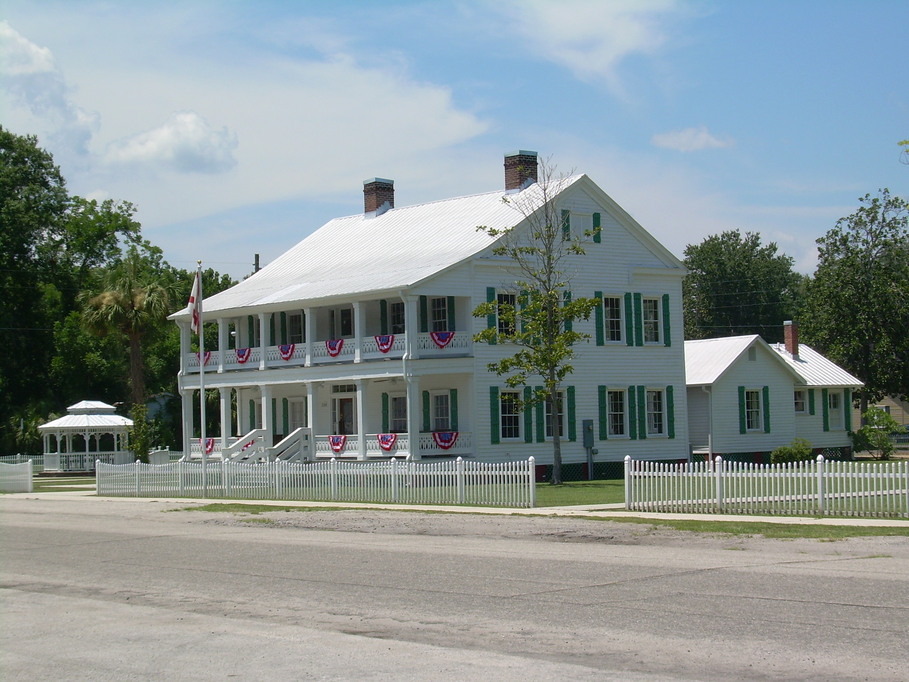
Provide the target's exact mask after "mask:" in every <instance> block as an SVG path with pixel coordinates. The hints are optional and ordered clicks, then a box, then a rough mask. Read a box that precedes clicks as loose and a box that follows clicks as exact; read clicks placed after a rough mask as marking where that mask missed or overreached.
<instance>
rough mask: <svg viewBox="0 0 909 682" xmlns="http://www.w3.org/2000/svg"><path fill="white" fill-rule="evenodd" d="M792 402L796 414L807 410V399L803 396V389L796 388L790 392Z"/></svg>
mask: <svg viewBox="0 0 909 682" xmlns="http://www.w3.org/2000/svg"><path fill="white" fill-rule="evenodd" d="M792 402H793V404H794V406H795V411H796V413H797V414H804V413H805V412H807V411H808V399H807V398H806V397H805V391H804V390H802V389H798V390H796V391H795V392H794V393H793V394H792Z"/></svg>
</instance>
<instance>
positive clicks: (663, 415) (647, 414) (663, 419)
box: [644, 386, 669, 438]
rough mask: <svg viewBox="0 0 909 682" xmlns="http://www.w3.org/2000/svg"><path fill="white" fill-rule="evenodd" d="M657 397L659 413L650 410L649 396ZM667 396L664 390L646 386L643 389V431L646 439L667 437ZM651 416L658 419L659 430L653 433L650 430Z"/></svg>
mask: <svg viewBox="0 0 909 682" xmlns="http://www.w3.org/2000/svg"><path fill="white" fill-rule="evenodd" d="M652 394H657V395H659V400H660V404H659V407H660V409H659V411H653V410H651V409H650V408H651V400H650V396H651V395H652ZM667 410H668V405H667V396H666V389H665V388H655V387H651V386H647V387H646V388H645V389H644V429H645V434H646V436H647V438H668V437H669V415H668V412H667ZM651 415H653V416H654V417H659V424H660V429H659V431H654V430H652V429H651Z"/></svg>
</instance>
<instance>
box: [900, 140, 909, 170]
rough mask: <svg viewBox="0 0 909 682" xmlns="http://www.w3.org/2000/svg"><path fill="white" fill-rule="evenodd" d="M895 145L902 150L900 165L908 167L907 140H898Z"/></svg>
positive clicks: (908, 152)
mask: <svg viewBox="0 0 909 682" xmlns="http://www.w3.org/2000/svg"><path fill="white" fill-rule="evenodd" d="M897 144H899V146H900V147H902V148H903V151H902V153H901V154H900V163H905V164H906V165H909V140H900V141H899V142H898V143H897Z"/></svg>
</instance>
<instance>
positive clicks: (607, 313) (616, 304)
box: [603, 296, 624, 342]
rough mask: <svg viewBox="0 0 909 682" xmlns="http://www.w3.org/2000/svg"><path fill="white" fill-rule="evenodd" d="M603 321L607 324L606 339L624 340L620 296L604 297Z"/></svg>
mask: <svg viewBox="0 0 909 682" xmlns="http://www.w3.org/2000/svg"><path fill="white" fill-rule="evenodd" d="M603 311H604V316H603V318H604V319H603V322H604V324H605V325H606V340H607V341H613V342H618V341H622V332H623V329H624V326H623V322H622V299H620V298H619V297H618V296H604V297H603Z"/></svg>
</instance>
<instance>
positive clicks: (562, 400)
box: [543, 390, 568, 440]
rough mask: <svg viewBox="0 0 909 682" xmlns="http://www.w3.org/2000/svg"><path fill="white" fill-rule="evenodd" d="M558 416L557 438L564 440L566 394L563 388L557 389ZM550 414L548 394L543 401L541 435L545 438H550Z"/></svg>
mask: <svg viewBox="0 0 909 682" xmlns="http://www.w3.org/2000/svg"><path fill="white" fill-rule="evenodd" d="M557 400H558V416H559V440H564V439H565V438H566V437H567V435H566V431H567V429H566V428H565V426H566V424H565V422H566V419H567V412H566V410H567V407H568V405H567V395H566V392H565V391H564V390H562V391H559V394H558V398H557ZM551 416H552V400H551V397H550V396H546V400H545V401H543V437H544V438H545V439H546V440H552V422H551V421H550V418H551Z"/></svg>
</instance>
